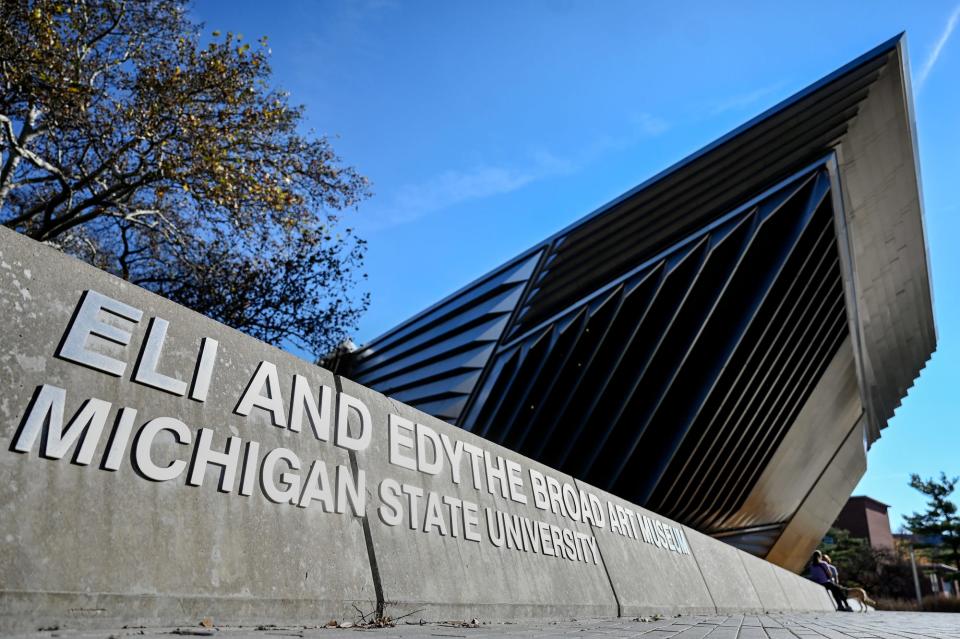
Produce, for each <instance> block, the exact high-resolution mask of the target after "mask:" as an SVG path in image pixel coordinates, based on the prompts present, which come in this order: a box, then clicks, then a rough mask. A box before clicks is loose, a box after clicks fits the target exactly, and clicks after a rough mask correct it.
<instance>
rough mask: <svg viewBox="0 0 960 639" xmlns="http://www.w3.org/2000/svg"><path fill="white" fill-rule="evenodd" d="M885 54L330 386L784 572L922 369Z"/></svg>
mask: <svg viewBox="0 0 960 639" xmlns="http://www.w3.org/2000/svg"><path fill="white" fill-rule="evenodd" d="M904 54H905V50H904V42H903V38H902V37H898V38H895V39H893V40H891V41H890V42H887V43H885V44H883V45H881V46H880V47H878V48H877V49H875V50H874V51H871V52H870V53H868V54H866V55H865V56H863V57H861V58H859V59H858V60H855V61H854V62H852V63H850V64H849V65H847V66H845V67H844V68H842V69H840V70H839V71H837V72H835V73H833V74H831V75H830V76H828V77H826V78H824V79H823V80H821V81H820V82H818V83H816V84H814V85H812V86H811V87H808V88H807V89H805V90H803V91H801V92H800V93H798V94H797V95H796V96H794V97H792V98H790V99H788V100H787V101H785V102H784V103H782V104H780V105H778V106H776V107H774V108H773V109H771V110H770V111H768V112H767V113H764V114H762V115H761V116H759V117H758V118H755V119H754V120H752V121H751V122H748V123H747V124H745V125H744V126H742V127H740V128H739V129H737V130H736V131H734V132H732V133H730V134H729V135H727V136H725V137H724V138H721V139H720V140H718V141H717V142H715V143H714V144H711V145H710V146H708V147H706V148H705V149H703V150H702V151H700V152H698V153H696V154H694V155H693V156H691V157H690V158H687V159H686V160H684V161H682V162H680V163H679V164H678V165H676V166H674V167H671V168H670V169H668V170H667V171H665V172H663V173H661V174H660V175H658V176H656V177H654V178H652V179H651V180H649V181H647V182H645V183H644V184H642V185H640V186H639V187H637V188H636V189H634V190H632V191H630V192H629V193H627V194H625V195H624V196H622V197H621V198H618V199H617V200H615V201H614V202H611V203H610V204H608V205H606V206H605V207H602V208H601V209H599V210H598V211H595V212H594V213H592V214H591V215H589V216H587V217H586V218H584V219H583V220H581V221H580V222H578V223H576V224H574V225H572V226H571V227H569V228H567V229H564V230H563V231H561V232H560V233H558V234H557V235H555V236H553V237H551V238H548V239H547V240H545V241H544V242H543V243H541V244H539V245H537V246H536V247H533V248H532V249H531V250H529V251H527V252H526V253H524V254H523V255H521V256H519V257H518V258H516V259H515V260H513V261H511V262H510V263H508V264H506V265H505V266H503V267H501V268H499V269H497V270H496V271H494V272H493V273H491V274H489V275H487V276H485V277H483V278H481V279H480V280H478V281H476V282H474V283H473V284H471V285H470V286H468V287H466V288H464V289H463V290H461V291H459V292H457V293H455V294H454V295H452V296H450V297H448V298H447V299H445V300H443V301H442V302H440V303H438V304H437V305H435V306H433V307H432V308H430V309H428V310H427V311H425V312H423V313H421V314H420V315H418V316H416V317H414V318H412V319H411V320H409V321H407V322H405V323H404V324H402V325H400V326H399V327H397V328H396V329H394V330H392V331H390V332H389V333H387V334H386V335H384V336H382V337H380V338H378V339H376V340H374V341H373V342H371V343H370V344H368V345H366V346H365V347H363V348H362V349H360V350H358V351H356V352H354V353H352V354H350V355H349V356H348V357H347V358H346V359H345V360H344V361H342V362H340V364H339V366H340V368H341V371H342V372H345V373H347V374H348V375H350V376H352V377H353V378H355V379H356V380H357V381H359V382H361V383H363V384H366V385H368V386H371V387H373V388H376V389H377V390H380V391H381V392H384V393H386V394H388V395H391V396H393V397H395V398H397V399H399V400H402V401H404V402H406V403H408V404H410V405H413V406H415V407H417V408H419V409H421V410H423V411H425V412H427V413H430V414H433V415H435V416H437V417H440V418H442V419H445V420H447V421H449V422H451V423H453V424H456V425H458V426H460V427H462V428H465V429H467V430H470V431H474V432H476V433H478V434H480V435H482V436H484V437H486V438H488V439H491V440H493V441H495V442H498V443H501V444H503V445H505V446H508V447H510V448H512V449H514V450H517V451H518V452H521V453H523V454H525V455H528V456H530V457H532V458H535V459H537V460H539V461H542V462H544V463H546V464H548V465H550V466H553V467H555V468H558V469H560V470H562V471H564V472H568V473H570V474H573V475H574V476H576V477H579V478H582V479H585V480H586V481H588V482H590V483H592V484H594V485H597V486H599V487H601V488H604V489H607V490H610V491H612V492H614V493H616V494H619V495H621V496H623V497H625V498H627V499H630V500H631V501H634V502H637V503H640V504H643V505H646V506H647V507H649V508H651V509H653V510H654V511H656V512H659V513H661V514H663V515H666V516H668V517H671V518H674V519H677V520H679V521H682V522H684V523H686V524H688V525H690V526H692V527H694V528H697V529H699V530H702V531H704V532H707V533H710V534H713V535H715V536H717V537H720V538H723V539H725V540H727V541H729V542H730V543H733V544H735V545H737V546H739V547H741V548H744V549H746V550H749V551H751V552H754V553H755V554H758V555H761V556H766V557H767V558H768V559H771V560H773V561H776V562H777V563H780V564H782V565H784V566H787V567H790V568H794V569H799V567H800V565H801V564H802V562H803V561H804V560H805V559H806V556H807V554H808V552H809V550H810V549H811V548H812V546H813V545H815V544H816V542H817V541H818V540H819V536H820V535H822V533H823V532H824V531H825V530H826V527H827V526H829V524H830V522H831V521H832V520H833V517H834V516H835V515H836V512H838V511H839V508H840V507H841V506H842V505H843V502H844V501H845V499H846V497H847V496H848V495H849V493H850V491H851V490H852V489H853V487H854V485H855V484H856V482H857V481H858V480H859V478H860V476H861V475H862V473H863V472H864V470H865V467H866V466H865V464H866V461H865V454H866V450H867V448H868V447H869V445H870V443H872V442H873V441H875V440H876V439H877V438H878V437H879V435H880V430H881V429H882V428H884V427H885V426H886V423H887V420H888V419H889V418H890V417H891V416H892V415H893V411H894V409H895V407H896V406H898V405H899V402H900V400H901V399H902V398H903V397H904V395H905V394H906V391H907V389H908V388H909V386H910V385H911V384H912V382H913V380H914V379H915V378H916V376H917V375H918V374H919V371H920V369H921V368H922V367H923V365H924V363H925V362H926V360H927V359H928V358H929V356H930V354H931V353H932V352H933V350H934V348H935V340H936V336H935V329H934V325H933V317H932V302H931V298H930V285H929V274H928V271H927V262H926V249H925V243H924V237H923V214H922V207H921V198H920V189H919V178H918V174H917V166H916V154H915V145H914V137H915V136H914V133H913V123H912V107H911V102H910V90H909V76H908V74H907V72H906V63H905V60H904V57H903V56H904Z"/></svg>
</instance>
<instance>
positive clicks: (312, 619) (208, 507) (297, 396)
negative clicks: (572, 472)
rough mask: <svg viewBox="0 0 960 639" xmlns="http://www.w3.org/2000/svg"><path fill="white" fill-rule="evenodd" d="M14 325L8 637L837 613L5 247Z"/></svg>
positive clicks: (341, 386) (110, 288)
mask: <svg viewBox="0 0 960 639" xmlns="http://www.w3.org/2000/svg"><path fill="white" fill-rule="evenodd" d="M0 321H2V325H3V330H2V331H0V388H2V394H0V439H2V441H3V446H2V448H0V630H4V631H9V630H12V629H26V630H29V629H31V628H34V629H35V628H38V627H40V626H50V625H57V624H59V625H66V626H68V627H69V626H95V625H102V624H107V623H118V622H122V623H133V624H181V623H183V624H186V623H195V622H196V621H197V620H198V619H200V618H202V617H205V616H211V617H213V618H214V619H216V620H218V621H220V622H223V623H232V624H241V623H244V624H245V623H291V622H303V623H324V622H326V621H327V620H328V619H330V618H337V619H352V618H355V617H356V614H357V610H360V611H363V612H364V613H369V612H372V611H375V610H379V611H381V612H382V613H384V614H388V615H392V616H394V617H396V616H399V615H403V614H407V613H412V616H415V617H416V618H425V619H444V618H472V617H481V618H483V619H491V620H506V619H517V618H530V617H541V618H563V617H571V616H612V615H617V614H623V615H634V614H646V613H656V612H661V613H680V612H706V613H712V612H715V611H720V612H727V611H745V612H759V611H762V610H768V611H772V610H781V609H782V610H799V609H815V610H828V609H832V607H830V606H829V600H828V599H827V598H826V596H825V591H823V589H822V588H820V587H818V586H815V585H813V584H812V583H810V582H808V581H806V580H804V579H802V578H800V577H797V576H795V575H792V574H791V573H787V572H786V571H784V570H782V569H780V568H777V567H775V566H772V565H771V564H768V563H766V562H763V561H761V560H758V559H756V558H753V557H749V556H745V555H744V554H743V553H741V552H739V551H737V550H735V549H733V548H732V547H729V546H727V545H725V544H723V543H721V542H719V541H716V540H714V539H711V538H708V537H704V536H702V535H700V534H698V533H696V532H695V531H692V530H689V529H686V528H684V527H682V526H680V525H678V524H675V523H674V522H671V521H669V520H666V519H664V518H662V517H659V516H657V515H656V514H654V513H650V512H648V511H645V510H643V509H641V508H638V507H636V506H633V505H632V504H629V503H627V502H624V501H623V500H620V499H618V498H616V497H613V496H611V495H608V494H606V493H603V492H602V491H600V490H597V489H595V488H593V487H592V486H589V485H586V484H583V483H581V482H577V481H575V480H574V479H573V478H571V477H568V476H565V475H562V474H561V473H557V472H555V471H553V470H551V469H549V468H546V467H544V466H542V465H540V464H538V463H536V462H533V461H532V460H529V459H526V458H524V457H521V456H519V455H516V454H514V453H512V452H511V451H508V450H505V449H503V448H500V447H498V446H495V445H493V444H491V443H489V442H486V441H485V440H483V439H481V438H479V437H477V436H474V435H472V434H470V433H468V432H465V431H463V430H460V429H457V428H454V427H452V426H449V425H448V424H446V423H444V422H441V421H439V420H436V419H434V418H432V417H430V416H428V415H425V414H423V413H420V412H418V411H416V410H414V409H412V408H410V407H408V406H405V405H403V404H401V403H399V402H397V401H394V400H391V399H389V398H387V397H384V396H382V395H380V394H378V393H375V392H373V391H371V390H369V389H367V388H364V387H362V386H359V385H357V384H355V383H354V382H351V381H350V380H347V379H344V378H342V377H337V376H334V375H332V374H331V373H329V372H328V371H325V370H323V369H320V368H317V367H315V366H312V365H310V364H308V363H307V362H304V361H302V360H300V359H297V358H295V357H293V356H291V355H289V354H287V353H284V352H282V351H279V350H277V349H275V348H272V347H270V346H267V345H265V344H262V343H260V342H258V341H256V340H253V339H251V338H249V337H246V336H244V335H242V334H240V333H238V332H236V331H233V330H231V329H229V328H226V327H224V326H222V325H219V324H217V323H215V322H213V321H211V320H209V319H206V318H204V317H201V316H199V315H197V314H195V313H193V312H191V311H189V310H186V309H184V308H182V307H179V306H177V305H175V304H172V303H170V302H168V301H166V300H163V299H161V298H159V297H157V296H154V295H152V294H150V293H147V292H146V291H143V290H142V289H139V288H137V287H134V286H131V285H129V284H127V283H125V282H122V281H121V280H118V279H116V278H113V277H111V276H109V275H106V274H104V273H102V272H100V271H98V270H96V269H93V268H91V267H88V266H86V265H83V264H80V263H78V262H76V261H75V260H72V259H71V258H68V257H65V256H63V255H62V254H60V253H58V252H57V251H55V250H53V249H50V248H48V247H45V246H42V245H40V244H37V243H35V242H33V241H31V240H28V239H25V238H23V237H22V236H19V235H16V234H14V233H11V232H10V231H7V230H5V229H0ZM164 329H165V330H164ZM214 342H215V343H216V351H215V353H214V352H213V345H214ZM307 397H309V398H310V399H309V400H307V399H305V398H307ZM204 461H206V462H207V463H206V466H205V467H204ZM586 513H589V515H587V514H586ZM819 595H823V596H822V597H821V596H819Z"/></svg>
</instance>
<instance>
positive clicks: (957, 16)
mask: <svg viewBox="0 0 960 639" xmlns="http://www.w3.org/2000/svg"><path fill="white" fill-rule="evenodd" d="M958 22H960V5H957V6H956V7H955V8H954V9H953V13H951V14H950V17H949V18H948V19H947V24H946V26H945V27H944V29H943V33H941V34H940V37H939V38H938V39H937V42H936V43H935V44H934V45H933V49H931V50H930V55H928V56H927V59H926V60H925V61H924V63H923V66H922V67H921V68H920V73H918V74H917V90H920V88H921V87H922V86H923V85H924V83H926V81H927V78H928V77H929V76H930V72H931V71H933V66H934V65H935V64H936V63H937V60H938V59H939V58H940V54H941V53H942V52H943V48H944V47H945V46H946V44H947V40H949V39H950V36H951V35H953V30H954V29H956V28H957V23H958Z"/></svg>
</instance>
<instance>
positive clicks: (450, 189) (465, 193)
mask: <svg viewBox="0 0 960 639" xmlns="http://www.w3.org/2000/svg"><path fill="white" fill-rule="evenodd" d="M574 169H575V167H574V165H573V164H572V163H571V162H569V161H567V160H564V159H563V158H558V157H557V156H555V155H553V154H551V153H549V152H547V151H540V152H538V153H535V154H534V155H533V157H532V159H531V161H530V162H529V163H528V164H526V165H525V166H520V167H506V166H489V165H481V166H477V167H474V168H472V169H468V170H456V169H455V170H448V171H444V172H443V173H440V174H438V175H435V176H433V177H432V178H430V179H428V180H426V181H424V182H421V183H417V184H407V185H404V186H402V187H400V189H399V190H398V191H397V193H396V195H395V196H394V198H393V204H392V206H390V207H388V208H387V210H384V211H382V212H377V213H373V214H372V215H371V216H370V217H372V220H371V222H372V223H371V226H373V227H374V228H377V229H383V228H389V227H392V226H397V225H399V224H404V223H407V222H412V221H413V220H416V219H418V218H420V217H423V216H424V215H427V214H429V213H432V212H434V211H439V210H441V209H445V208H447V207H450V206H453V205H455V204H460V203H461V202H466V201H469V200H478V199H483V198H487V197H492V196H495V195H502V194H504V193H510V192H512V191H516V190H517V189H520V188H522V187H524V186H526V185H527V184H530V183H532V182H535V181H537V180H542V179H544V178H548V177H553V176H556V175H564V174H567V173H570V172H572V171H573V170H574Z"/></svg>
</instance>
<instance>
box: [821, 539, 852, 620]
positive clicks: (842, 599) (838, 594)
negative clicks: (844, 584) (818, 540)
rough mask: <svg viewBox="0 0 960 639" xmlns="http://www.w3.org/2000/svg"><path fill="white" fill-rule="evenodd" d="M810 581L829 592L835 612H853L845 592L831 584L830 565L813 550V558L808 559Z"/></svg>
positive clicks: (831, 573) (831, 572)
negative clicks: (833, 600) (834, 602)
mask: <svg viewBox="0 0 960 639" xmlns="http://www.w3.org/2000/svg"><path fill="white" fill-rule="evenodd" d="M810 579H811V580H813V581H815V582H816V583H818V584H820V585H821V586H823V587H824V588H826V589H827V590H829V591H830V594H831V595H833V598H834V599H835V600H836V602H837V610H840V611H842V612H853V608H851V607H850V604H848V603H847V593H846V591H844V589H843V588H841V587H840V586H838V585H837V584H835V583H834V582H833V571H831V570H830V565H829V564H828V563H827V562H825V561H824V560H823V554H822V553H821V552H820V551H819V550H815V551H814V552H813V557H812V558H811V559H810Z"/></svg>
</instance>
